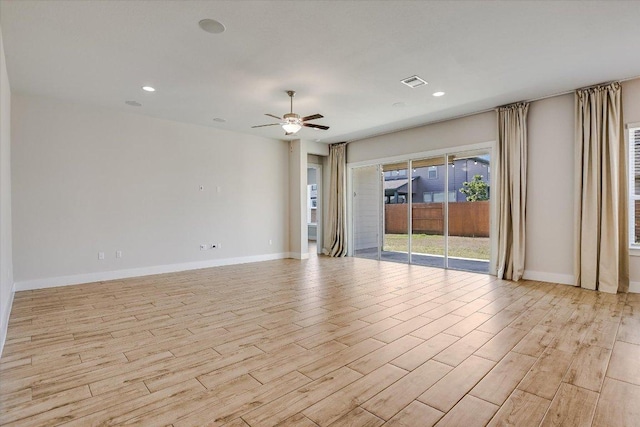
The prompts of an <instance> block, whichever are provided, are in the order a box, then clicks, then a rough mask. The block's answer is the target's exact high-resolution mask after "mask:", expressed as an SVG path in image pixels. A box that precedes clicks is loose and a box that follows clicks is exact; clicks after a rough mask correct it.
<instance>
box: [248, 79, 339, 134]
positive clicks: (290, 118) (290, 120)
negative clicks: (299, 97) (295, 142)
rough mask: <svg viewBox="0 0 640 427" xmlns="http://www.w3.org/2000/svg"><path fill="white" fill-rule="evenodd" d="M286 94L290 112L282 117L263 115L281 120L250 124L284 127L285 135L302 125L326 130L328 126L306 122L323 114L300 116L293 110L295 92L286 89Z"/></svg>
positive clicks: (319, 117)
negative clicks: (266, 123)
mask: <svg viewBox="0 0 640 427" xmlns="http://www.w3.org/2000/svg"><path fill="white" fill-rule="evenodd" d="M287 95H289V98H291V112H289V113H287V114H285V115H284V116H283V117H282V118H280V117H278V116H276V115H275V114H265V116H269V117H273V118H274V119H278V120H281V122H279V123H269V124H268V125H258V126H251V127H252V128H261V127H265V126H278V125H280V126H282V129H284V132H285V135H293V134H294V133H296V132H298V131H299V130H300V129H302V127H303V126H305V127H308V128H314V129H321V130H327V129H329V126H323V125H316V124H313V123H307V122H308V121H311V120H316V119H321V118H323V117H324V116H323V115H322V114H312V115H310V116H306V117H300V115H298V114H296V113H294V112H293V97H294V96H295V95H296V92H295V91H293V90H288V91H287Z"/></svg>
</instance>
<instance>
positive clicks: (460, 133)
mask: <svg viewBox="0 0 640 427" xmlns="http://www.w3.org/2000/svg"><path fill="white" fill-rule="evenodd" d="M495 135H496V117H495V113H493V112H487V113H481V114H475V115H473V116H468V117H463V118H460V119H456V120H449V121H446V122H440V123H435V124H432V125H427V126H422V127H418V128H413V129H408V130H404V131H400V132H394V133H388V134H385V135H380V136H377V137H373V138H367V139H363V140H360V141H354V142H351V143H349V145H348V146H347V162H348V163H357V162H364V161H367V160H374V159H384V158H387V157H394V156H400V155H405V154H412V153H421V152H425V151H431V150H438V149H442V148H450V147H459V146H462V145H471V144H476V143H481V142H489V141H494V140H495V139H496V136H495Z"/></svg>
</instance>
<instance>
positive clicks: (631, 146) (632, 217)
mask: <svg viewBox="0 0 640 427" xmlns="http://www.w3.org/2000/svg"><path fill="white" fill-rule="evenodd" d="M636 131H639V132H640V123H628V124H627V126H626V132H625V136H626V138H625V139H626V140H627V154H628V157H627V161H628V163H627V164H628V166H629V167H628V172H629V175H628V191H629V198H628V202H629V215H628V216H629V250H630V254H631V255H634V256H640V243H635V238H636V233H635V226H636V225H635V221H636V210H635V202H636V200H640V195H636V194H635V185H636V184H635V175H636V170H635V169H636V165H635V143H634V136H633V134H634V132H636Z"/></svg>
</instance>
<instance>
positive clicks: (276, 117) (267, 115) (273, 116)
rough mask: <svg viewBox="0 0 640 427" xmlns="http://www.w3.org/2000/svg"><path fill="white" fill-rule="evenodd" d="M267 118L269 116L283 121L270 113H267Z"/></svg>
mask: <svg viewBox="0 0 640 427" xmlns="http://www.w3.org/2000/svg"><path fill="white" fill-rule="evenodd" d="M265 116H269V117H273V118H274V119H278V120H282V118H280V117H278V116H276V115H275V114H269V113H267V114H265Z"/></svg>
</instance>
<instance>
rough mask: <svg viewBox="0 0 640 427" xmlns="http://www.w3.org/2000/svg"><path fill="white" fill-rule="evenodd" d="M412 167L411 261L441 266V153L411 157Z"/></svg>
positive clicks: (443, 237) (442, 166) (442, 217)
mask: <svg viewBox="0 0 640 427" xmlns="http://www.w3.org/2000/svg"><path fill="white" fill-rule="evenodd" d="M411 168H412V169H411V177H412V193H413V197H412V203H411V263H412V264H418V265H425V266H430V267H440V268H444V267H445V258H444V255H445V251H444V249H445V248H444V245H445V235H444V227H445V217H444V211H445V209H444V207H445V204H444V197H445V196H444V187H445V181H446V167H445V164H444V156H439V157H435V158H430V159H421V160H414V161H412V162H411Z"/></svg>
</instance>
